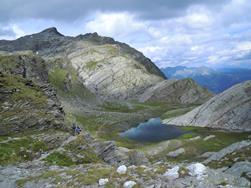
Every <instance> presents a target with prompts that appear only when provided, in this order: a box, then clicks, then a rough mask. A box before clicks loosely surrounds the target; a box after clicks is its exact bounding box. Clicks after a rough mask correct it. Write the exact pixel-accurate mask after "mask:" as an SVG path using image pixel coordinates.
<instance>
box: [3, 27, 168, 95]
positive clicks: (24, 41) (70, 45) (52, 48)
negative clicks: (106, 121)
mask: <svg viewBox="0 0 251 188" xmlns="http://www.w3.org/2000/svg"><path fill="white" fill-rule="evenodd" d="M0 50H3V51H20V50H32V51H33V52H34V53H37V54H39V55H41V56H42V57H43V58H45V59H48V58H59V57H60V58H65V59H67V60H69V61H70V62H71V63H72V66H73V67H74V68H75V69H76V70H77V71H78V75H79V78H80V79H81V80H83V84H84V85H85V86H86V87H87V88H88V89H89V90H90V91H92V92H93V93H95V94H97V95H98V96H100V97H102V98H104V99H112V100H113V99H137V97H138V96H139V95H140V94H142V93H143V92H144V90H145V89H147V88H148V87H151V86H153V85H155V84H156V83H158V82H160V81H162V80H164V79H165V76H164V74H163V73H162V72H161V71H160V70H159V69H158V68H157V67H156V66H155V65H154V63H152V62H151V60H150V59H148V58H146V57H145V56H144V55H143V54H142V53H141V52H139V51H137V50H135V49H133V48H131V47H130V46H128V45H127V44H124V43H120V42H117V41H114V40H113V39H112V38H109V37H101V36H99V35H98V34H97V33H93V34H92V33H89V34H86V35H79V36H77V37H67V36H63V35H62V34H60V33H59V32H58V31H57V29H56V28H49V29H46V30H44V31H42V32H40V33H37V34H33V35H28V36H24V37H21V38H19V39H17V40H14V41H7V40H0Z"/></svg>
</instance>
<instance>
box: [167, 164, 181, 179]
mask: <svg viewBox="0 0 251 188" xmlns="http://www.w3.org/2000/svg"><path fill="white" fill-rule="evenodd" d="M179 169H180V167H179V166H174V167H173V168H171V169H168V170H167V171H166V172H165V173H164V174H163V176H165V177H167V178H168V179H177V178H179Z"/></svg>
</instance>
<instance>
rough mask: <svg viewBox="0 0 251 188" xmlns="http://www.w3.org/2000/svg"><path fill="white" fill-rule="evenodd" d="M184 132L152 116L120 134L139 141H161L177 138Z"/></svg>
mask: <svg viewBox="0 0 251 188" xmlns="http://www.w3.org/2000/svg"><path fill="white" fill-rule="evenodd" d="M184 133H185V132H184V131H182V130H181V129H179V128H178V127H176V126H174V125H166V124H163V123H162V121H161V119H160V118H152V119H150V120H148V121H147V122H144V123H140V124H139V125H138V126H137V127H135V128H131V129H129V130H127V131H125V132H123V133H120V136H122V137H126V138H129V139H132V140H135V141H138V142H159V141H162V140H169V139H174V138H177V137H179V136H180V135H182V134H184Z"/></svg>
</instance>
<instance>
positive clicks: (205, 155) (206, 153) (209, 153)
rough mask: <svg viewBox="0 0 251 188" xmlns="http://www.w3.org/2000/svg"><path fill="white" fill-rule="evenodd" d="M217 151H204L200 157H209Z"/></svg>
mask: <svg viewBox="0 0 251 188" xmlns="http://www.w3.org/2000/svg"><path fill="white" fill-rule="evenodd" d="M215 153H216V152H205V153H203V154H202V155H201V156H200V157H201V158H209V157H210V156H212V155H213V154H215Z"/></svg>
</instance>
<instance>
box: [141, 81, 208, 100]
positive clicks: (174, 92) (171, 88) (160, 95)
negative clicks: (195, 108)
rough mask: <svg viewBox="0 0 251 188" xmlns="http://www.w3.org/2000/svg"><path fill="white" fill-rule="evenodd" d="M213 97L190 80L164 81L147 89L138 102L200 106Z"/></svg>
mask: <svg viewBox="0 0 251 188" xmlns="http://www.w3.org/2000/svg"><path fill="white" fill-rule="evenodd" d="M212 96H213V94H212V93H210V92H209V91H208V90H207V89H205V88H202V87H201V86H199V85H198V84H197V83H196V82H195V81H193V80H192V79H183V80H164V81H162V82H159V83H158V84H156V85H154V86H153V87H150V88H148V89H147V90H146V91H145V92H144V93H143V94H142V95H141V96H140V98H139V101H140V102H146V101H166V102H170V103H178V104H202V103H203V102H205V101H207V100H208V99H210V98H211V97H212Z"/></svg>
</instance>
